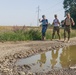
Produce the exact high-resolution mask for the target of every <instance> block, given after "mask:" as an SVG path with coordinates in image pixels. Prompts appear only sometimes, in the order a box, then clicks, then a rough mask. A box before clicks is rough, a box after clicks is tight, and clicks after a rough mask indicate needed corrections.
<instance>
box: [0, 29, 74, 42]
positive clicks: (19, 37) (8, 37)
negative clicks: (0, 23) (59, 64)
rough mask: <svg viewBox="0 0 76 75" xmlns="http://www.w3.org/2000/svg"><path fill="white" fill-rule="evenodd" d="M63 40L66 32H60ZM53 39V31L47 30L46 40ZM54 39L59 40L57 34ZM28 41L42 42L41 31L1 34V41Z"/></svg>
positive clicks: (32, 30)
mask: <svg viewBox="0 0 76 75" xmlns="http://www.w3.org/2000/svg"><path fill="white" fill-rule="evenodd" d="M60 35H61V38H63V37H64V30H63V29H61V30H60ZM71 37H76V30H72V31H71ZM51 38H52V29H47V32H46V39H51ZM54 39H58V36H57V34H55V37H54ZM26 40H41V29H29V30H23V31H22V30H21V31H20V30H18V31H16V32H14V31H6V32H1V33H0V41H26Z"/></svg>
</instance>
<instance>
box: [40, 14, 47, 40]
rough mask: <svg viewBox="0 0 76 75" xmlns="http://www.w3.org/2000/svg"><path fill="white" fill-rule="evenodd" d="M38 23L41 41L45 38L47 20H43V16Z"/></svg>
mask: <svg viewBox="0 0 76 75" xmlns="http://www.w3.org/2000/svg"><path fill="white" fill-rule="evenodd" d="M39 22H41V23H42V40H44V38H45V33H46V30H47V26H48V20H47V19H46V18H45V15H42V20H40V19H39Z"/></svg>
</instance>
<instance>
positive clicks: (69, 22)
mask: <svg viewBox="0 0 76 75" xmlns="http://www.w3.org/2000/svg"><path fill="white" fill-rule="evenodd" d="M72 25H75V22H74V20H73V18H71V16H70V14H69V13H67V15H66V18H65V20H64V42H66V33H68V41H67V42H70V33H71V26H72Z"/></svg>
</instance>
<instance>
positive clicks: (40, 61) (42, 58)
mask: <svg viewBox="0 0 76 75" xmlns="http://www.w3.org/2000/svg"><path fill="white" fill-rule="evenodd" d="M38 62H39V63H40V67H42V65H43V64H45V63H46V55H45V53H43V54H41V58H40V60H38Z"/></svg>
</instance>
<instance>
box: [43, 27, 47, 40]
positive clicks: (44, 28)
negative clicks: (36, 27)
mask: <svg viewBox="0 0 76 75" xmlns="http://www.w3.org/2000/svg"><path fill="white" fill-rule="evenodd" d="M46 30H47V27H46V26H43V28H42V40H44V38H45V33H46Z"/></svg>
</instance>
